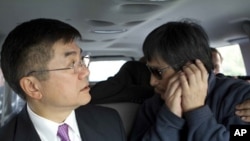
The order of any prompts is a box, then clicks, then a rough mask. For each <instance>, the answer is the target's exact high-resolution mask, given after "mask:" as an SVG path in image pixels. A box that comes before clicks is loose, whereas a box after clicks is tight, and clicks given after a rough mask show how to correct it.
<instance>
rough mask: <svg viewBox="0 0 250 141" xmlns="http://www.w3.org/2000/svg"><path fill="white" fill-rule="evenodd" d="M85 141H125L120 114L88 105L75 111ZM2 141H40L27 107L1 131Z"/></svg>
mask: <svg viewBox="0 0 250 141" xmlns="http://www.w3.org/2000/svg"><path fill="white" fill-rule="evenodd" d="M75 113H76V120H77V123H78V127H79V131H80V135H81V138H82V140H83V141H125V140H126V139H125V138H126V137H125V131H124V128H123V125H122V121H121V119H120V117H119V115H118V113H117V112H116V111H115V110H113V109H109V108H105V107H99V106H93V105H86V106H82V107H79V108H78V109H76V110H75ZM0 141H40V138H39V135H38V133H37V132H36V130H35V128H34V126H33V124H32V122H31V120H30V117H29V115H28V112H27V108H26V106H25V107H24V108H23V110H22V111H21V112H20V113H19V114H17V115H16V116H15V117H14V118H13V119H12V120H10V122H8V123H7V124H6V125H5V126H4V127H2V128H1V129H0Z"/></svg>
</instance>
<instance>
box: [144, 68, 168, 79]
mask: <svg viewBox="0 0 250 141" xmlns="http://www.w3.org/2000/svg"><path fill="white" fill-rule="evenodd" d="M147 67H148V69H149V71H150V72H151V73H152V74H153V75H154V76H155V77H156V78H157V79H158V80H161V79H162V74H163V72H164V71H165V70H166V69H168V68H171V67H170V66H167V67H164V68H161V69H158V68H153V67H150V66H148V65H147Z"/></svg>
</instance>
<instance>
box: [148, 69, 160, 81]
mask: <svg viewBox="0 0 250 141" xmlns="http://www.w3.org/2000/svg"><path fill="white" fill-rule="evenodd" d="M148 69H149V71H150V72H151V73H152V74H153V75H154V76H155V77H156V78H157V79H162V76H161V72H160V71H159V70H158V69H155V68H151V67H148Z"/></svg>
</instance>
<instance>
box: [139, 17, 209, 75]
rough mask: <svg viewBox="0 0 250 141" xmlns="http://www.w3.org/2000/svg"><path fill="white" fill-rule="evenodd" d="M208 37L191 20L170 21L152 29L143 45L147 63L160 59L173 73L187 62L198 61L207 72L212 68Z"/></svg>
mask: <svg viewBox="0 0 250 141" xmlns="http://www.w3.org/2000/svg"><path fill="white" fill-rule="evenodd" d="M208 41H209V40H208V36H207V34H206V32H205V31H204V29H203V28H202V27H201V26H200V25H198V24H197V23H195V22H193V21H192V20H182V21H172V22H168V23H165V24H163V25H161V26H159V27H158V28H156V29H154V30H153V31H152V32H151V33H150V34H149V35H148V36H147V37H146V39H145V41H144V43H143V53H144V56H145V58H146V60H147V61H151V60H152V59H153V58H154V59H155V58H161V59H163V60H164V61H165V62H166V63H167V64H169V65H170V66H171V67H172V68H173V69H174V70H175V71H179V70H181V69H182V67H183V66H184V65H185V64H186V63H187V62H190V61H191V62H192V61H194V60H195V59H200V60H201V61H202V62H203V63H204V65H205V67H206V69H207V71H208V72H210V71H211V70H212V68H213V63H212V60H211V50H210V47H209V42H208Z"/></svg>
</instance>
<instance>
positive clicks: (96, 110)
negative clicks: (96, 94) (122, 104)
mask: <svg viewBox="0 0 250 141" xmlns="http://www.w3.org/2000/svg"><path fill="white" fill-rule="evenodd" d="M76 111H77V112H78V111H79V112H80V113H88V114H93V115H100V114H107V115H116V114H118V112H117V111H116V110H115V109H112V108H108V107H103V106H98V105H93V104H88V105H85V106H81V107H79V108H78V109H76Z"/></svg>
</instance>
